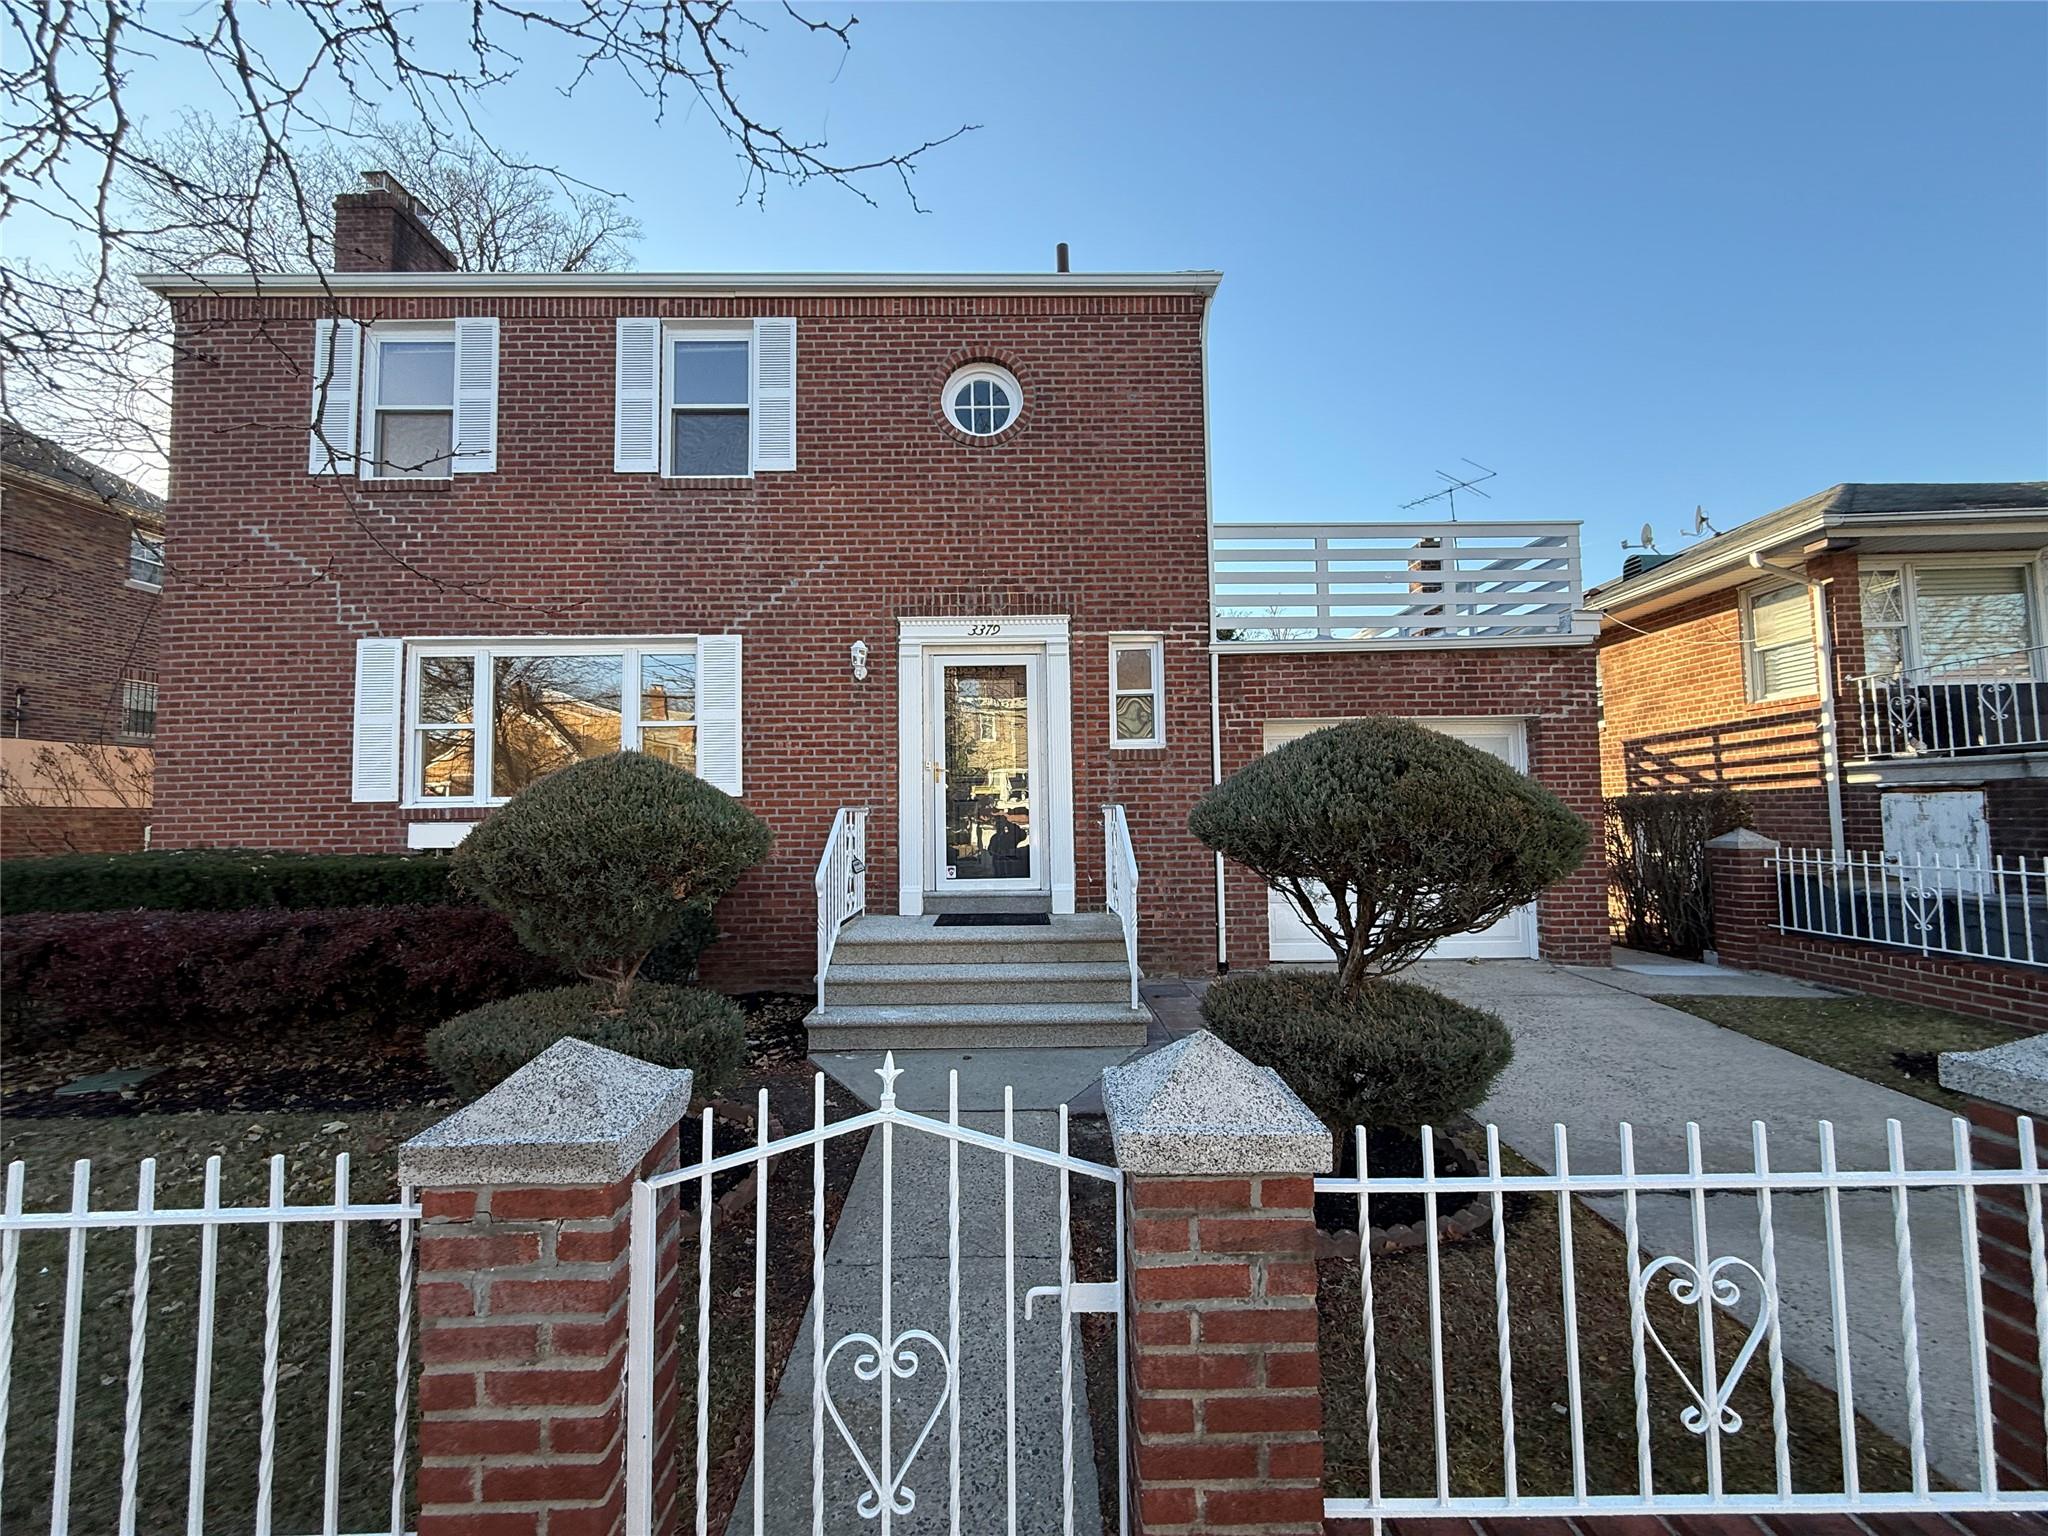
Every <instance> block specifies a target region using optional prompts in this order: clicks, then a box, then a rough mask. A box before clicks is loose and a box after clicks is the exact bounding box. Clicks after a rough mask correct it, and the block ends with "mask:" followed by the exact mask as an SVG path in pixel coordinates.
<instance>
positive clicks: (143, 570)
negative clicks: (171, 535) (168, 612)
mask: <svg viewBox="0 0 2048 1536" xmlns="http://www.w3.org/2000/svg"><path fill="white" fill-rule="evenodd" d="M128 579H129V580H130V581H131V582H133V583H134V584H135V585H136V586H138V587H149V588H151V589H152V590H154V591H159V592H160V591H162V590H163V585H164V541H163V535H161V534H156V533H144V532H143V531H142V530H141V529H140V528H130V529H129V530H128Z"/></svg>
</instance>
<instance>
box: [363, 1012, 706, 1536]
mask: <svg viewBox="0 0 2048 1536" xmlns="http://www.w3.org/2000/svg"><path fill="white" fill-rule="evenodd" d="M689 1102H690V1074H689V1073H688V1072H687V1071H672V1070H669V1069H667V1068H664V1067H654V1066H649V1065H648V1064H647V1063H646V1062H643V1061H638V1060H635V1059H634V1058H633V1057H630V1056H622V1055H620V1054H618V1053H617V1052H616V1051H608V1050H604V1049H602V1048H600V1047H598V1046H593V1045H589V1044H586V1043H584V1042H583V1041H580V1040H561V1041H558V1042H556V1043H555V1044H554V1045H553V1046H550V1047H549V1048H548V1049H547V1050H546V1051H544V1052H543V1053H542V1054H541V1055H540V1056H539V1057H537V1058H536V1059H535V1060H533V1061H531V1062H529V1063H528V1064H527V1065H526V1066H524V1067H522V1068H521V1069H520V1070H519V1071H518V1072H516V1073H514V1074H513V1075H512V1076H511V1077H510V1078H508V1079H506V1080H505V1081H504V1082H503V1083H501V1084H499V1086H498V1087H496V1088H494V1089H492V1090H491V1091H490V1092H489V1093H487V1094H485V1095H484V1096H483V1097H482V1098H481V1099H479V1100H477V1101H476V1103H474V1104H472V1105H470V1106H469V1107H468V1108H467V1109H463V1110H459V1111H458V1112H457V1113H455V1114H454V1115H452V1116H450V1117H449V1118H448V1119H446V1120H444V1121H442V1122H441V1123H440V1124H439V1125H436V1126H434V1127H433V1128H432V1129H431V1130H427V1131H424V1132H422V1133H421V1134H420V1135H418V1136H415V1137H414V1138H413V1139H412V1140H411V1141H409V1142H407V1143H406V1144H405V1146H404V1147H403V1148H402V1149H401V1150H400V1153H399V1165H398V1166H399V1179H400V1181H401V1182H402V1183H404V1184H406V1185H409V1186H410V1187H411V1188H413V1189H414V1190H416V1191H417V1192H418V1195H419V1201H420V1211H421V1216H420V1239H419V1290H418V1302H419V1307H418V1311H419V1354H420V1379H419V1413H420V1431H419V1458H418V1464H419V1485H418V1486H419V1524H418V1532H419V1536H618V1533H623V1531H624V1529H625V1509H626V1398H625V1373H626V1316H627V1291H628V1264H629V1256H630V1255H629V1249H630V1242H631V1232H632V1191H633V1181H634V1180H635V1179H636V1178H641V1177H646V1176H647V1175H649V1174H652V1173H656V1172H659V1171H662V1170H664V1169H668V1168H673V1167H675V1166H676V1126H677V1122H678V1121H679V1120H680V1119H681V1117H682V1115H683V1113H684V1111H685V1110H686V1109H687V1108H688V1106H689ZM656 1213H657V1216H656V1220H657V1233H658V1242H659V1247H658V1249H657V1259H656V1269H655V1272H656V1275H657V1277H658V1284H657V1288H656V1302H655V1332H654V1337H655V1339H656V1340H657V1341H658V1346H657V1355H656V1360H655V1372H654V1380H655V1386H656V1401H655V1417H654V1426H653V1427H654V1442H655V1449H656V1457H655V1476H654V1484H653V1492H652V1502H651V1504H650V1508H651V1510H652V1511H653V1512H654V1514H655V1516H656V1520H655V1526H654V1528H655V1529H656V1530H663V1529H667V1528H668V1524H669V1522H670V1520H671V1517H672V1512H673V1506H674V1501H675V1497H676V1468H675V1462H674V1446H675V1437H674V1432H673V1431H674V1421H675V1403H674V1395H675V1390H676V1379H677V1377H676V1369H675V1364H676V1362H675V1358H674V1356H675V1348H676V1344H675V1341H676V1338H677V1328H676V1323H677V1315H676V1307H677V1304H678V1299H679V1296H680V1284H679V1280H678V1272H679V1271H678V1265H679V1258H680V1252H679V1232H678V1223H677V1220H676V1213H677V1205H676V1201H675V1199H674V1197H673V1192H668V1198H666V1199H664V1200H662V1201H659V1202H657V1205H656Z"/></svg>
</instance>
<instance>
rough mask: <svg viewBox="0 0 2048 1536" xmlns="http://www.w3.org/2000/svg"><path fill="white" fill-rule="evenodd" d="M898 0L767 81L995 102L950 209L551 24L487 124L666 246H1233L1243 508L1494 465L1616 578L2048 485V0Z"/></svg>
mask: <svg viewBox="0 0 2048 1536" xmlns="http://www.w3.org/2000/svg"><path fill="white" fill-rule="evenodd" d="M819 3H826V0H819ZM858 13H859V15H860V18H861V20H860V25H859V27H858V28H857V30H856V37H857V39H858V41H857V46H856V47H855V49H854V51H853V52H852V54H851V55H850V56H848V57H847V58H846V59H845V60H844V62H843V67H842V64H841V61H840V59H839V58H838V55H837V51H836V48H834V47H831V46H827V45H822V44H816V43H775V42H769V43H767V44H764V45H763V46H761V47H760V48H759V49H758V50H757V53H756V55H755V59H754V62H753V64H752V65H751V66H750V68H751V70H752V74H751V76H750V77H749V79H750V82H751V86H752V89H753V90H754V92H755V93H756V95H755V99H757V100H763V101H766V102H769V103H771V104H772V105H773V106H774V107H775V109H776V111H777V112H779V113H782V114H784V115H785V120H786V123H787V125H788V126H789V127H791V128H792V129H795V130H799V131H815V132H829V133H830V134H831V135H832V136H833V138H834V141H835V143H836V144H838V145H839V146H841V147H842V148H843V149H845V150H847V151H855V150H864V149H865V150H873V149H879V148H896V147H900V146H902V145H904V144H905V143H907V142H914V141H915V140H918V139H921V138H924V137H927V136H934V135H936V134H938V133H941V132H944V131H946V130H948V129H950V128H951V127H953V126H955V125H956V124H958V123H960V122H963V121H972V122H978V123H981V124H982V125H983V126H982V127H981V129H980V130H979V131H978V132H976V133H974V134H971V135H969V136H968V137H966V138H965V139H963V140H961V141H959V142H958V143H956V144H953V145H951V146H948V147H947V148H945V149H942V150H939V151H936V152H934V153H933V154H932V155H931V156H930V158H929V160H928V162H927V163H926V166H925V169H924V170H923V172H922V173H921V174H920V175H919V177H918V178H917V180H918V191H919V195H920V197H921V198H922V199H923V201H924V202H925V203H926V204H927V205H928V207H929V208H930V210H931V211H930V212H929V213H925V214H917V213H914V212H911V211H910V210H909V209H908V208H906V207H905V206H904V204H903V202H902V200H901V199H900V198H895V197H890V196H886V195H884V196H882V198H881V206H880V208H879V209H870V208H868V207H866V206H864V205H862V204H861V203H859V202H858V201H856V200H854V199H852V198H850V197H848V196H846V195H845V194H843V193H841V192H839V191H837V190H836V189H833V188H831V187H827V186H813V187H810V188H805V189H781V188H779V189H776V190H774V191H773V192H771V195H770V198H769V202H768V206H767V208H766V210H765V211H763V210H760V209H757V208H756V207H754V206H753V205H752V204H750V203H749V204H746V205H744V206H741V205H736V203H735V193H736V192H737V190H738V171H737V169H736V167H735V166H734V164H733V162H732V161H731V160H730V159H729V158H728V156H727V155H726V152H725V151H724V149H723V148H722V147H721V146H720V144H719V143H718V142H717V141H716V140H715V139H714V138H713V137H711V136H710V135H709V134H708V133H707V132H706V131H705V129H704V126H703V124H702V123H701V121H692V120H691V119H689V117H688V116H687V115H686V114H682V113H678V114H677V115H675V116H674V117H672V118H671V120H670V122H669V123H668V124H667V125H666V127H664V128H663V129H661V130H659V131H656V130H654V129H653V128H651V127H650V126H649V123H648V119H647V116H646V113H645V111H644V108H643V107H642V105H641V104H640V103H639V102H638V101H637V100H635V99H633V98H631V97H630V96H628V95H627V94H626V93H624V92H621V91H618V90H616V89H600V90H596V91H592V90H588V89H586V90H585V92H584V93H583V94H581V95H579V96H578V97H577V98H576V99H575V100H573V101H570V102H564V101H562V100H561V99H560V98H559V97H557V96H556V95H555V94H554V93H553V92H552V91H551V90H550V89H549V85H550V84H551V83H552V81H553V79H554V78H555V77H554V74H553V73H552V72H551V71H550V70H549V69H548V68H547V67H546V61H545V59H544V57H543V55H542V54H541V53H540V51H539V50H538V48H537V47H535V48H529V49H528V50H527V56H528V59H529V61H530V64H531V66H532V68H531V72H530V76H529V78H528V79H527V80H524V81H522V82H520V83H516V84H515V85H514V86H512V87H510V88H508V89H506V90H503V91H501V92H500V93H499V94H497V95H495V96H493V97H491V98H488V100H487V102H486V104H485V111H484V114H483V117H484V121H486V122H487V123H488V124H490V125H491V126H492V127H493V129H494V131H495V132H496V133H497V134H498V136H499V137H501V138H502V139H503V141H504V142H505V143H507V144H508V145H509V146H511V147H513V148H516V149H519V150H522V151H524V152H526V153H528V154H532V155H534V156H536V157H557V158H559V159H560V161H561V162H562V163H563V164H564V165H565V166H566V167H567V168H568V169H570V170H572V171H576V172H578V173H580V174H583V175H586V176H588V177H590V178H591V179H593V180H596V181H599V182H602V183H605V184H607V185H610V186H614V187H616V188H618V189H621V190H624V191H626V192H629V193H630V194H631V195H632V197H633V199H634V203H635V207H636V211H637V212H638V214H639V216H640V217H641V219H642V220H643V221H644V223H645V225H646V229H647V239H646V240H645V242H644V243H643V245H642V246H641V248H640V256H639V264H640V265H641V266H642V267H647V268H669V267H674V268H766V269H816V268H833V269H893V268H904V269H1016V268H1022V269H1045V268H1047V267H1049V266H1050V264H1051V261H1052V250H1053V244H1054V242H1055V241H1058V240H1066V241H1069V242H1071V244H1072V246H1073V250H1074V259H1075V264H1076V265H1077V266H1078V267H1082V268H1097V269H1106V268H1181V267H1221V268H1223V269H1224V270H1225V272H1226V274H1227V275H1226V278H1225V282H1224V285H1223V289H1222V292H1221V295H1220V297H1219V300H1218V303H1217V307H1216V310H1215V313H1214V317H1213V320H1212V326H1211V342H1212V349H1213V350H1212V370H1213V388H1212V419H1213V426H1214V434H1215V442H1214V470H1215V491H1216V504H1217V508H1218V512H1219V515H1221V516H1225V517H1233V516H1238V517H1249V516H1284V517H1296V516H1299V517H1317V518H1320V517H1359V518H1381V517H1393V516H1397V515H1399V514H1398V513H1397V512H1396V508H1397V507H1398V505H1399V503H1401V502H1403V501H1407V500H1409V499H1412V498H1413V497H1415V496H1418V495H1421V494H1423V493H1424V492H1425V491H1427V490H1429V489H1431V488H1432V487H1433V486H1434V485H1435V483H1436V481H1435V476H1434V471H1436V470H1437V469H1439V468H1442V469H1456V468H1458V467H1459V466H1460V461H1461V459H1463V458H1465V457H1470V458H1472V459H1476V460H1479V461H1481V462H1483V463H1485V464H1488V465H1490V466H1492V467H1494V468H1495V469H1497V470H1498V471H1499V478H1498V479H1497V480H1495V481H1494V482H1492V483H1491V484H1490V485H1489V487H1488V488H1489V489H1490V490H1492V491H1493V492H1494V493H1495V494H1494V499H1493V500H1492V501H1491V502H1484V503H1473V504H1472V505H1473V507H1474V515H1499V516H1511V517H1545V518H1548V517H1576V518H1583V519H1584V520H1585V521H1586V523H1587V525H1588V528H1587V536H1588V557H1589V558H1588V566H1589V575H1604V574H1607V573H1608V572H1609V571H1610V570H1611V569H1612V568H1613V567H1614V566H1615V565H1616V564H1617V563H1618V561H1619V559H1620V551H1619V549H1618V547H1617V545H1618V542H1619V540H1620V538H1621V536H1622V534H1623V532H1624V531H1632V530H1634V529H1635V528H1636V527H1637V526H1638V525H1640V524H1641V523H1642V522H1644V521H1645V520H1648V521H1650V522H1651V523H1653V524H1654V525H1655V526H1656V528H1657V529H1658V531H1659V534H1660V541H1661V542H1662V544H1663V546H1664V547H1665V548H1666V549H1676V548H1678V547H1681V544H1682V542H1683V541H1682V540H1681V539H1680V537H1679V533H1678V530H1679V527H1680V525H1681V524H1682V523H1684V522H1687V521H1689V519H1690V515H1691V512H1692V508H1693V507H1694V505H1695V504H1704V505H1705V506H1706V508H1707V510H1708V512H1709V515H1710V516H1712V517H1713V518H1714V519H1715V520H1716V521H1717V522H1718V523H1719V524H1720V525H1721V526H1723V527H1727V526H1731V525H1732V524H1734V523H1737V522H1740V521H1742V520H1743V519H1745V518H1748V517H1752V516H1755V515H1757V514H1759V513H1762V512H1765V511H1768V510H1769V509H1771V508H1773V507H1776V506H1779V505H1781V504H1783V503H1785V502H1788V501H1791V500H1793V499H1795V498H1797V497H1799V496H1802V495H1805V494H1807V493H1809V492H1811V491H1815V490H1818V489H1820V488H1822V487H1824V486H1826V485H1829V484H1831V483H1833V482H1835V481H1838V480H1977V479H1985V480H1993V479H2015V478H2040V477H2043V476H2048V97H2044V93H2043V92H2042V90H2041V80H2042V66H2043V63H2044V60H2048V6H2042V5H2038V4H2033V5H2020V4H2012V5H1982V6H1976V5H1962V4H1957V5H1939V6H1932V5H1930V6H1921V5H1904V4H1901V5H1861V4H1822V5H1795V4H1786V5H1769V6H1765V5H1738V4H1726V5H1678V4H1670V5H1641V4H1601V5H1585V6H1574V5H1537V4H1529V5H1477V4H1471V5H1450V4H1443V5H1355V6H1345V5H1334V4H1331V5H1301V6H1296V5H1283V4H1263V5H1250V4H1207V5H1181V4H1148V5H1079V4H1068V5H1052V4H1035V5H1018V4H960V5H950V6H940V5H930V4H923V5H908V4H886V3H878V4H863V5H861V6H860V7H859V11H858ZM441 14H442V15H446V16H450V17H452V16H454V15H455V14H456V13H455V12H453V11H450V12H444V13H441ZM431 24H432V19H430V22H429V25H431ZM191 84H192V83H191V82H185V81H180V80H178V79H177V78H176V77H175V76H173V75H172V74H171V73H170V72H169V71H165V72H163V73H162V74H160V75H159V76H158V77H157V78H154V79H152V80H150V81H148V82H146V86H147V88H148V90H149V91H150V92H151V93H152V95H154V96H157V97H158V98H160V100H161V102H162V104H163V110H170V109H171V107H172V106H173V105H174V104H176V103H178V102H180V101H181V100H194V99H200V100H203V99H204V97H203V96H201V94H200V93H199V92H197V91H195V90H193V89H191ZM1482 509H1483V510H1482Z"/></svg>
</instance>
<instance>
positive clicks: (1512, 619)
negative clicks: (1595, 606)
mask: <svg viewBox="0 0 2048 1536" xmlns="http://www.w3.org/2000/svg"><path fill="white" fill-rule="evenodd" d="M1581 591H1582V589H1581V585H1580V574H1579V526H1578V524H1577V523H1534V522H1489V523H1218V524H1217V525H1216V527H1215V529H1214V532H1213V534H1212V537H1211V540H1210V549H1209V594H1210V608H1211V617H1212V622H1213V624H1214V627H1215V630H1216V636H1217V639H1218V640H1219V641H1221V642H1224V643H1244V644H1271V643H1275V642H1296V643H1308V644H1315V643H1331V642H1336V643H1360V642H1387V641H1432V640H1433V641H1460V640H1462V641H1470V642H1474V643H1483V642H1493V643H1499V642H1500V641H1503V640H1514V639H1518V638H1530V637H1539V636H1557V635H1569V634H1571V633H1572V632H1573V626H1574V615H1575V614H1576V613H1577V611H1578V609H1579V607H1580V603H1581Z"/></svg>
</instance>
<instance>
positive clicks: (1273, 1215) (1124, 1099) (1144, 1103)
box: [1103, 1032, 1331, 1536]
mask: <svg viewBox="0 0 2048 1536" xmlns="http://www.w3.org/2000/svg"><path fill="white" fill-rule="evenodd" d="M1103 1099H1104V1103H1105V1106H1106V1108H1107V1110H1108V1114H1109V1124H1110V1130H1111V1133H1112V1135H1113V1136H1114V1137H1115V1141H1116V1157H1117V1163H1118V1165H1119V1166H1120V1167H1121V1168H1122V1169H1123V1171H1124V1202H1125V1229H1124V1230H1125V1234H1126V1236H1125V1251H1124V1272H1125V1275H1126V1276H1127V1284H1128V1287H1129V1293H1130V1294H1129V1303H1130V1309H1131V1320H1132V1329H1133V1334H1132V1340H1131V1350H1132V1359H1131V1362H1130V1365H1131V1369H1132V1380H1131V1383H1130V1390H1129V1403H1130V1408H1131V1417H1132V1424H1131V1436H1130V1443H1131V1445H1132V1447H1133V1464H1132V1467H1131V1488H1132V1496H1133V1499H1134V1501H1135V1505H1136V1509H1135V1513H1136V1516H1137V1525H1138V1527H1139V1528H1140V1529H1142V1530H1143V1531H1145V1532H1147V1533H1152V1536H1157V1533H1162V1532H1172V1533H1175V1536H1196V1533H1204V1536H1206V1533H1212V1532H1224V1531H1234V1530H1237V1529H1238V1528H1240V1527H1245V1526H1257V1527H1259V1528H1260V1530H1261V1532H1262V1533H1264V1536H1293V1533H1300V1536H1309V1533H1318V1536H1319V1533H1320V1532H1321V1531H1322V1528H1323V1526H1322V1519H1323V1433H1322V1432H1323V1409H1322V1393H1321V1386H1322V1373H1321V1369H1320V1366H1319V1364H1318V1360H1317V1354H1316V1265H1315V1215H1314V1203H1315V1193H1314V1182H1313V1181H1314V1176H1315V1175H1316V1174H1318V1173H1327V1172H1329V1171H1330V1165H1331V1140H1330V1133H1329V1131H1328V1130H1327V1129H1325V1127H1324V1126H1323V1125H1322V1123H1321V1122H1320V1121H1318V1120H1317V1119H1316V1117H1315V1116H1314V1115H1312V1114H1310V1113H1309V1111H1308V1109H1307V1107H1306V1106H1305V1105H1304V1104H1303V1103H1302V1102H1301V1100H1300V1099H1298V1098H1296V1097H1295V1096H1294V1094H1293V1093H1292V1092H1290V1091H1289V1090H1288V1088H1287V1086H1286V1085H1285V1084H1284V1083H1282V1082H1281V1081H1280V1079H1279V1078H1278V1077H1277V1076H1275V1075H1274V1074H1273V1072H1272V1071H1271V1070H1270V1069H1268V1068H1265V1067H1255V1066H1253V1065H1252V1064H1251V1063H1250V1062H1249V1061H1247V1060H1245V1059H1244V1057H1242V1056H1240V1055H1238V1054H1237V1053H1236V1052H1235V1051H1233V1050H1231V1049H1230V1048H1229V1047H1228V1046H1226V1045H1225V1044H1223V1042H1222V1041H1220V1040H1218V1039H1217V1038H1216V1037H1215V1036H1214V1035H1211V1034H1208V1033H1207V1032H1204V1033H1201V1034H1196V1035H1191V1036H1189V1037H1188V1038H1186V1039H1184V1040H1180V1041H1177V1042H1175V1043H1174V1044H1173V1045H1170V1046H1168V1047H1166V1049H1164V1050H1162V1051H1158V1052H1156V1053H1154V1054H1153V1055H1151V1056H1148V1057H1146V1058H1144V1059H1143V1060H1141V1061H1138V1062H1135V1063H1133V1064H1132V1065H1130V1066H1127V1067H1116V1068H1112V1069H1111V1070H1109V1071H1107V1072H1105V1073H1104V1074H1103Z"/></svg>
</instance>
